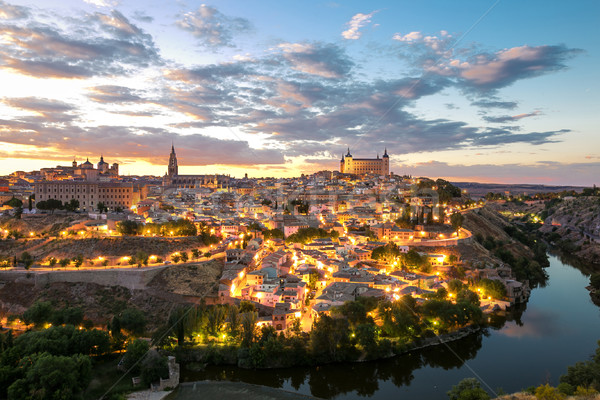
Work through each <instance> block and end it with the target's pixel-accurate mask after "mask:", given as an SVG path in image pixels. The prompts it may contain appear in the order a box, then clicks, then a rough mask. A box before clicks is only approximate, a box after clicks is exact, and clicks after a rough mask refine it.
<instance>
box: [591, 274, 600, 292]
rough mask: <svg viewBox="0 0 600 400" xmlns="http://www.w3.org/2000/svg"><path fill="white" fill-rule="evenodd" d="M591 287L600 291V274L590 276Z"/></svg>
mask: <svg viewBox="0 0 600 400" xmlns="http://www.w3.org/2000/svg"><path fill="white" fill-rule="evenodd" d="M590 285H591V286H592V287H593V288H594V289H596V290H600V272H596V273H594V274H592V275H591V276H590Z"/></svg>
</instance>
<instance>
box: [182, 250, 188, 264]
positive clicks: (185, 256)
mask: <svg viewBox="0 0 600 400" xmlns="http://www.w3.org/2000/svg"><path fill="white" fill-rule="evenodd" d="M187 260H188V253H187V252H185V251H184V252H182V253H181V262H187Z"/></svg>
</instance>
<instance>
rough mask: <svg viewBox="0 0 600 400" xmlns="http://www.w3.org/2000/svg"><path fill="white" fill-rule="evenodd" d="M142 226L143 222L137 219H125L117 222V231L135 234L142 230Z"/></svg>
mask: <svg viewBox="0 0 600 400" xmlns="http://www.w3.org/2000/svg"><path fill="white" fill-rule="evenodd" d="M142 228H143V227H142V224H141V223H139V222H136V221H129V220H125V221H121V222H119V223H117V232H119V233H120V234H121V235H126V236H135V235H138V234H139V233H140V232H141V230H142Z"/></svg>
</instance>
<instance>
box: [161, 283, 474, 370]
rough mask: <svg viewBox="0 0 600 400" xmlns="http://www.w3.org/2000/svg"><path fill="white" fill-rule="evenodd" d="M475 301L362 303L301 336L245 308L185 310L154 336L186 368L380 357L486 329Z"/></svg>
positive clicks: (295, 326) (296, 327)
mask: <svg viewBox="0 0 600 400" xmlns="http://www.w3.org/2000/svg"><path fill="white" fill-rule="evenodd" d="M474 299H475V300H474ZM474 299H473V296H464V297H463V298H461V299H459V300H458V301H457V302H456V303H454V302H452V301H450V300H447V298H446V293H441V292H440V293H439V295H434V296H432V297H431V298H430V299H429V300H426V301H425V302H424V303H422V304H418V303H417V301H416V299H414V298H413V297H411V296H410V295H405V296H403V297H401V298H400V300H398V301H395V302H388V301H379V300H377V299H374V298H362V297H359V298H358V299H357V300H356V301H350V302H346V303H345V304H344V305H342V306H340V307H337V308H334V309H333V310H332V312H331V316H328V315H325V314H323V315H321V316H320V317H319V318H318V319H316V320H315V321H314V322H313V326H312V330H311V331H310V333H306V332H302V331H301V329H300V323H299V322H300V321H299V320H298V319H295V320H294V321H293V322H292V323H289V324H288V327H287V330H286V332H285V334H284V333H279V334H277V332H276V331H275V330H274V328H273V327H272V326H269V325H264V326H262V327H260V328H257V327H256V325H255V322H256V321H257V318H258V313H257V311H256V310H254V306H253V305H252V304H251V303H248V302H242V304H241V305H240V307H237V306H234V305H223V306H220V305H217V306H208V307H207V306H194V307H181V308H178V309H176V310H175V311H173V313H172V314H171V316H170V318H169V322H168V323H167V324H165V326H164V327H163V328H161V329H159V330H158V331H157V332H156V334H155V337H154V338H155V341H156V343H159V344H160V345H162V346H164V347H165V348H170V349H173V351H175V352H176V354H177V355H178V356H179V357H180V358H181V359H182V360H183V361H184V362H185V361H198V362H203V363H213V364H222V363H228V364H238V365H240V366H244V367H254V368H256V367H258V368H260V367H287V366H294V365H315V364H322V363H329V362H338V361H354V360H357V359H376V358H380V357H383V356H389V355H392V354H398V353H402V352H404V351H407V350H408V349H410V348H411V346H414V345H415V344H417V343H421V342H422V341H424V340H427V339H428V338H432V337H435V336H436V335H438V334H444V333H449V332H453V331H455V330H456V329H458V328H461V327H463V326H465V325H469V324H475V325H477V324H480V323H482V318H483V315H482V312H481V310H480V309H479V299H478V298H477V296H474Z"/></svg>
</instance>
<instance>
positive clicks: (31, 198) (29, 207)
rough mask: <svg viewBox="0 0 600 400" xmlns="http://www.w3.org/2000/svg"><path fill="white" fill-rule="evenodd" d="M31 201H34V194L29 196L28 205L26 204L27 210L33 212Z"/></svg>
mask: <svg viewBox="0 0 600 400" xmlns="http://www.w3.org/2000/svg"><path fill="white" fill-rule="evenodd" d="M33 199H35V194H32V195H31V196H29V198H28V199H27V200H28V204H27V209H28V210H29V211H31V210H33Z"/></svg>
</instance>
